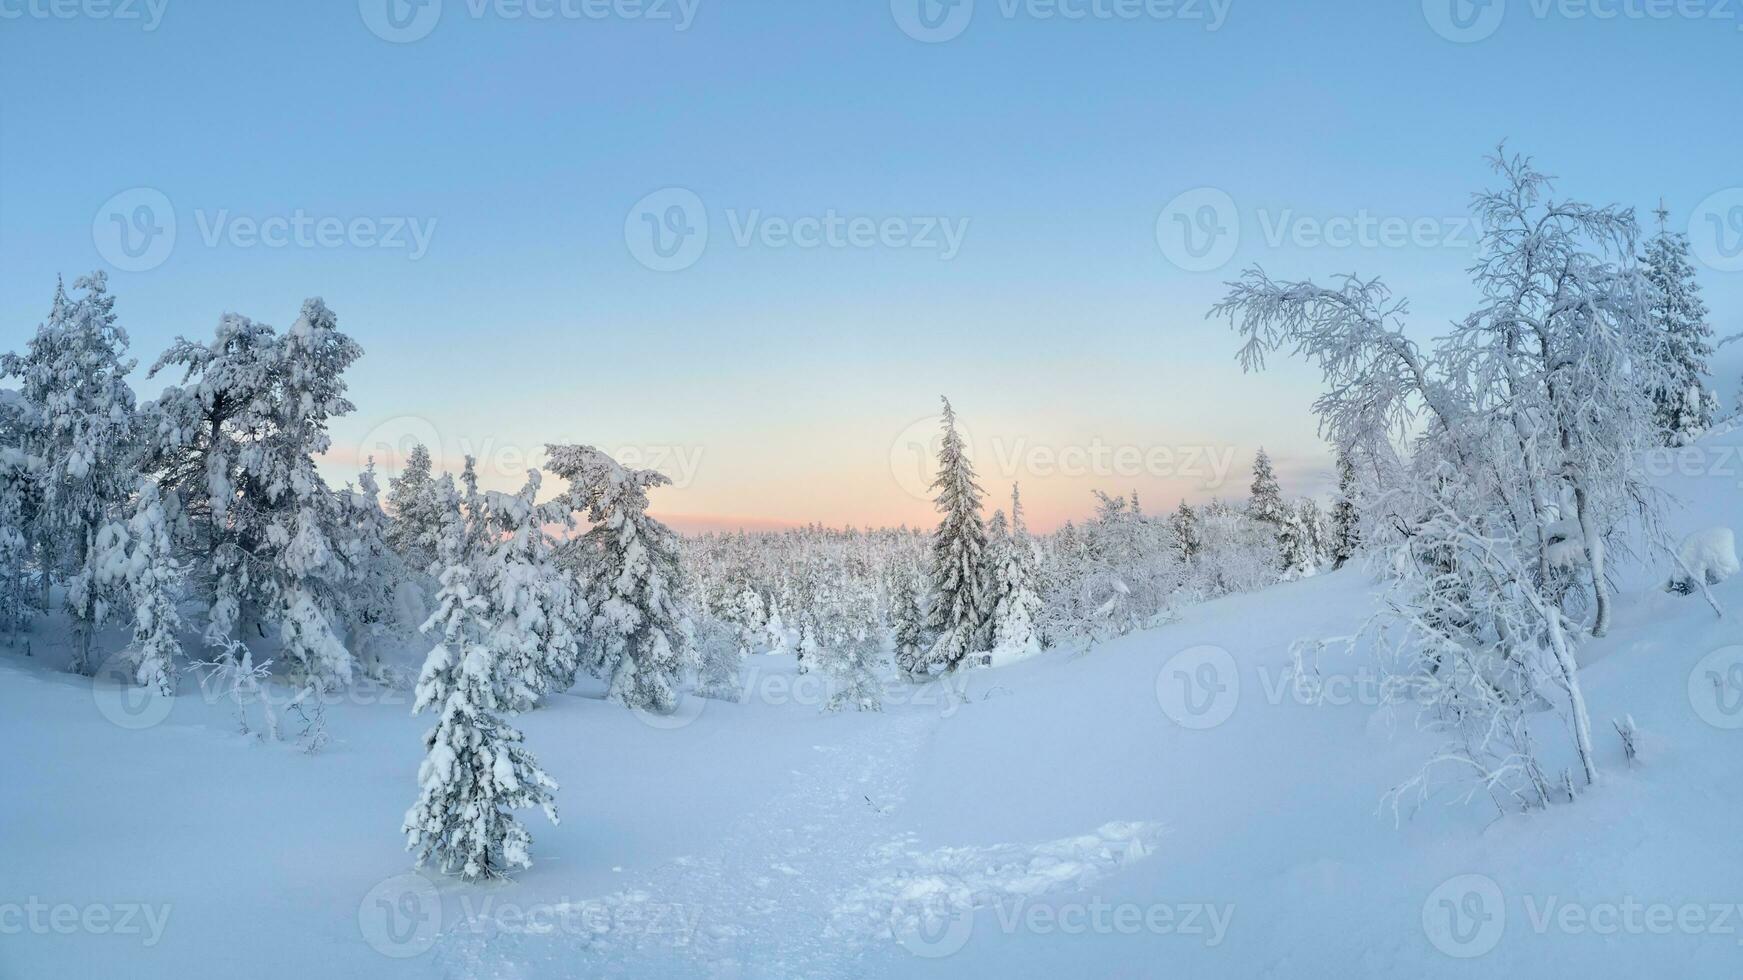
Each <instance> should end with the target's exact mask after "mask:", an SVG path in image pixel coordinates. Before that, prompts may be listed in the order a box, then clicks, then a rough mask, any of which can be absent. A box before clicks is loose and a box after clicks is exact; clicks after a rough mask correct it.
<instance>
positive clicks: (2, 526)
mask: <svg viewBox="0 0 1743 980" xmlns="http://www.w3.org/2000/svg"><path fill="white" fill-rule="evenodd" d="M41 464H42V461H41V460H40V459H39V458H36V457H31V456H26V455H25V454H24V452H23V450H21V449H18V448H16V447H14V446H0V639H4V640H5V641H7V642H11V640H12V639H13V637H14V636H16V635H17V633H18V632H19V631H20V630H22V629H24V628H25V627H27V626H29V625H30V614H31V611H32V610H33V609H34V608H35V605H36V595H35V590H33V589H32V588H31V587H30V582H29V579H28V578H27V577H26V565H27V563H28V562H29V559H30V521H29V515H30V513H31V511H32V510H33V507H32V502H33V497H34V494H35V487H36V480H37V475H38V473H40V472H41V469H42V465H41Z"/></svg>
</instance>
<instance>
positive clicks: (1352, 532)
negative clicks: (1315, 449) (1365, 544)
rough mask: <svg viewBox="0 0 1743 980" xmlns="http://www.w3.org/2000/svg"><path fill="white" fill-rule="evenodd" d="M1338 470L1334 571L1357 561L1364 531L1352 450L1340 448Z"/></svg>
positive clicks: (1331, 546)
mask: <svg viewBox="0 0 1743 980" xmlns="http://www.w3.org/2000/svg"><path fill="white" fill-rule="evenodd" d="M1337 469H1338V490H1337V500H1336V501H1335V502H1334V503H1333V504H1332V508H1331V540H1330V542H1328V547H1329V550H1330V551H1331V562H1332V565H1331V567H1332V568H1334V569H1338V568H1342V567H1344V565H1345V564H1347V563H1348V562H1349V560H1350V559H1351V558H1354V557H1355V555H1356V548H1357V546H1358V545H1359V544H1360V543H1361V528H1360V525H1359V523H1358V521H1357V517H1356V464H1355V461H1354V460H1353V459H1351V455H1350V450H1349V449H1348V448H1345V447H1341V446H1340V447H1339V448H1338V454H1337Z"/></svg>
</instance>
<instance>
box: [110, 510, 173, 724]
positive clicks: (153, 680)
mask: <svg viewBox="0 0 1743 980" xmlns="http://www.w3.org/2000/svg"><path fill="white" fill-rule="evenodd" d="M132 509H133V512H132V514H131V515H130V516H129V517H128V518H127V520H126V521H125V522H114V523H111V524H109V525H107V526H105V527H104V529H103V530H102V531H101V532H99V534H98V536H97V562H96V569H97V572H96V585H97V587H98V588H99V589H101V590H102V591H103V592H104V593H105V594H110V595H114V596H115V597H116V600H117V601H119V602H121V603H122V604H124V605H125V606H126V607H127V608H129V609H131V611H132V613H133V643H132V645H131V646H130V647H129V648H128V650H127V653H128V656H129V658H130V662H131V663H132V666H133V675H134V680H135V681H136V682H137V683H139V684H140V685H141V686H143V687H149V688H152V689H154V690H156V691H157V692H158V693H159V694H161V695H163V696H165V697H168V696H171V695H173V694H175V687H176V682H175V678H176V658H178V657H179V656H181V652H182V644H181V639H180V637H179V635H178V634H179V633H180V631H181V627H182V619H181V614H180V613H179V612H178V610H177V608H176V602H177V600H178V599H179V598H180V595H181V570H180V569H179V568H178V567H177V565H176V561H175V557H174V554H173V552H172V542H171V539H170V530H169V520H168V518H167V517H166V516H165V514H164V507H163V499H162V496H161V495H160V494H159V492H158V489H157V482H156V481H155V480H153V479H152V478H151V477H149V476H147V477H141V478H140V480H139V492H138V494H137V495H136V496H135V497H134V501H133V508H132Z"/></svg>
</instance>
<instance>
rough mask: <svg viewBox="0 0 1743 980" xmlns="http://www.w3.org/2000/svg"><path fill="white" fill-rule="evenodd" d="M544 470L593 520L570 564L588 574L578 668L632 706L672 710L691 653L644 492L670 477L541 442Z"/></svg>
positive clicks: (677, 586) (665, 551) (676, 568)
mask: <svg viewBox="0 0 1743 980" xmlns="http://www.w3.org/2000/svg"><path fill="white" fill-rule="evenodd" d="M546 448H547V451H548V453H549V458H550V461H549V463H548V468H549V469H550V470H551V472H553V473H556V474H557V475H559V476H561V477H563V478H564V479H566V480H568V481H569V483H570V493H571V494H574V495H576V497H575V506H576V508H577V509H580V507H581V506H582V505H585V507H586V511H587V520H588V522H589V523H590V524H591V525H592V527H591V528H589V529H588V531H587V533H586V534H584V535H582V536H581V537H580V538H578V539H576V541H575V545H574V548H575V549H576V550H578V551H579V554H578V555H576V556H575V557H574V558H572V559H571V567H579V568H583V569H586V570H588V577H587V579H586V581H587V587H586V602H587V606H588V608H589V609H590V610H591V616H592V619H591V622H590V623H589V625H588V629H587V633H586V640H585V652H584V656H583V663H584V665H585V666H586V667H587V668H588V669H589V670H591V671H593V672H594V674H596V675H597V676H599V677H601V678H604V679H606V681H607V682H608V683H609V684H610V696H611V697H612V698H613V699H614V700H617V701H620V702H622V703H623V704H625V705H627V706H629V707H631V708H642V709H645V710H649V711H654V712H670V711H671V710H673V708H675V707H676V706H677V702H678V684H679V678H680V676H681V674H682V673H683V672H685V671H687V670H692V669H694V667H695V660H696V656H695V651H694V649H693V647H692V646H691V642H690V639H691V634H690V630H689V629H688V628H687V627H686V625H685V621H684V614H683V610H682V608H681V606H680V604H679V600H678V597H679V595H680V594H681V592H682V589H683V569H682V566H681V565H680V564H679V561H678V553H679V544H678V540H677V535H675V534H673V533H672V529H671V528H669V527H667V526H666V525H664V524H661V523H660V522H659V521H656V520H654V519H653V518H652V517H649V516H648V512H647V510H648V490H649V489H650V488H652V487H659V486H665V485H667V484H669V483H671V482H672V481H671V480H669V479H667V478H666V477H665V476H664V475H662V474H660V473H656V472H654V471H652V470H632V469H626V468H625V467H623V466H621V465H619V464H618V463H617V461H616V460H614V459H612V458H611V457H610V456H608V455H606V454H605V453H603V452H600V451H599V450H598V449H595V448H593V447H592V446H548V447H546Z"/></svg>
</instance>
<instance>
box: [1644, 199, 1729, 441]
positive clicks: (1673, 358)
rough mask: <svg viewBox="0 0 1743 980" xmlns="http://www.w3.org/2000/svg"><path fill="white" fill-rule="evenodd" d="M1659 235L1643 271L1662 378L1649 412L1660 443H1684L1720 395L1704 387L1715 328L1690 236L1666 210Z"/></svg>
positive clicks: (1704, 424)
mask: <svg viewBox="0 0 1743 980" xmlns="http://www.w3.org/2000/svg"><path fill="white" fill-rule="evenodd" d="M1656 214H1657V216H1658V234H1657V235H1655V236H1653V238H1652V240H1651V241H1649V242H1647V243H1646V256H1645V259H1644V262H1645V269H1644V271H1645V274H1646V279H1647V281H1648V282H1649V283H1651V284H1652V287H1653V293H1652V297H1651V299H1650V300H1649V301H1648V309H1649V316H1650V317H1651V321H1652V325H1653V327H1654V328H1655V330H1656V331H1657V333H1658V341H1659V347H1658V357H1659V360H1660V363H1661V364H1662V366H1663V368H1662V378H1661V380H1660V383H1659V384H1657V385H1655V386H1654V388H1653V391H1652V402H1653V415H1654V418H1655V419H1656V421H1657V423H1658V427H1659V429H1660V431H1662V432H1663V434H1664V442H1665V444H1666V445H1670V446H1686V445H1688V444H1689V443H1691V442H1693V441H1694V440H1695V439H1696V438H1697V437H1698V436H1700V434H1701V433H1702V432H1705V431H1706V430H1707V428H1708V427H1710V426H1711V425H1712V424H1713V415H1714V413H1715V412H1717V411H1718V408H1719V400H1718V399H1717V398H1716V397H1714V395H1713V393H1712V392H1710V391H1708V390H1707V386H1706V374H1707V367H1708V362H1709V361H1710V360H1711V359H1712V356H1713V328H1712V326H1711V325H1710V324H1708V322H1707V304H1706V303H1705V302H1704V301H1703V300H1702V299H1701V286H1700V283H1699V282H1697V281H1696V280H1695V266H1694V263H1693V262H1691V261H1690V260H1689V240H1688V236H1687V235H1685V234H1682V233H1680V232H1673V231H1671V230H1670V213H1669V212H1668V211H1666V210H1665V209H1664V208H1663V207H1662V206H1661V207H1660V208H1659V210H1658V211H1657V212H1656Z"/></svg>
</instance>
